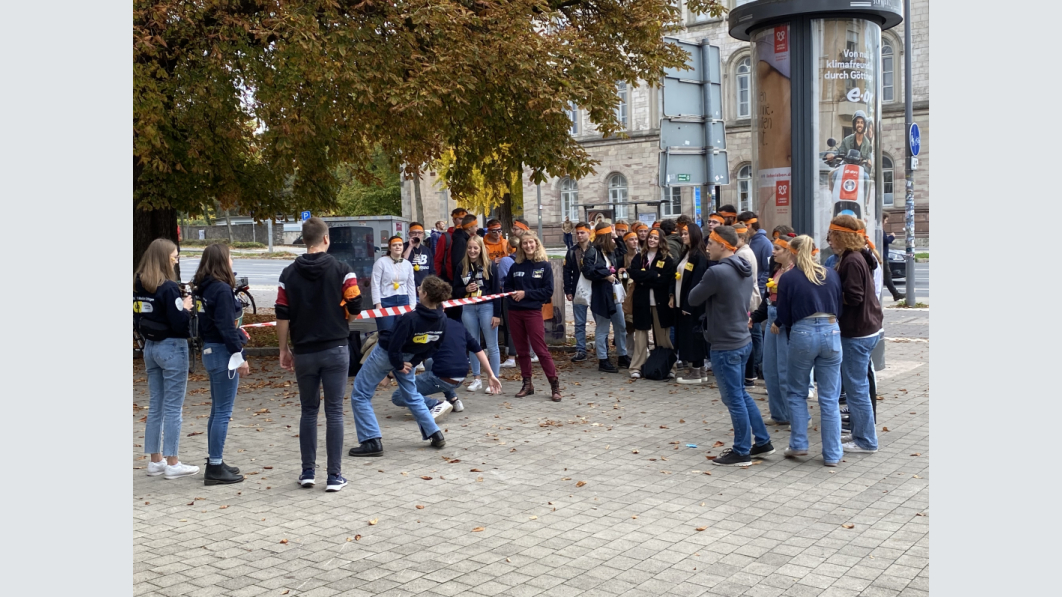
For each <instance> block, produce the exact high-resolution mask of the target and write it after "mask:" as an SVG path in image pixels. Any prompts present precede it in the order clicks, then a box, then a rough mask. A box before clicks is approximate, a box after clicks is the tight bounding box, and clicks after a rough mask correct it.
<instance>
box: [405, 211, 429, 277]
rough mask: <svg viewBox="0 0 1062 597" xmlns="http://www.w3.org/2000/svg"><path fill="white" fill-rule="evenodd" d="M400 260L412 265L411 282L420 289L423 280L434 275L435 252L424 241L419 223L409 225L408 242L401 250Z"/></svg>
mask: <svg viewBox="0 0 1062 597" xmlns="http://www.w3.org/2000/svg"><path fill="white" fill-rule="evenodd" d="M402 258H403V259H407V260H409V262H410V263H411V264H413V282H414V283H415V284H416V285H417V287H418V288H419V287H420V283H421V282H423V281H424V278H427V277H428V276H430V275H432V274H433V273H435V272H434V271H432V268H433V267H435V252H434V250H433V249H432V247H431V244H429V243H427V242H425V240H424V226H423V225H422V224H421V223H420V222H413V223H412V224H410V225H409V242H407V243H406V244H405V246H404V247H403V248H402Z"/></svg>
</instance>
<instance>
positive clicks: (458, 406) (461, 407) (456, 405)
mask: <svg viewBox="0 0 1062 597" xmlns="http://www.w3.org/2000/svg"><path fill="white" fill-rule="evenodd" d="M453 406H454V412H455V413H459V412H461V411H463V410H465V405H464V404H461V399H460V398H456V399H455V400H454V404H453Z"/></svg>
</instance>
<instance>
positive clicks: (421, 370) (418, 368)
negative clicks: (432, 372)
mask: <svg viewBox="0 0 1062 597" xmlns="http://www.w3.org/2000/svg"><path fill="white" fill-rule="evenodd" d="M417 373H424V363H421V364H419V365H417Z"/></svg>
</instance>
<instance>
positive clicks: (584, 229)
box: [575, 226, 590, 234]
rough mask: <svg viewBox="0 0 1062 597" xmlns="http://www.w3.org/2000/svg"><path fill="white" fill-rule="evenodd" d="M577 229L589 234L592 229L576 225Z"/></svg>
mask: <svg viewBox="0 0 1062 597" xmlns="http://www.w3.org/2000/svg"><path fill="white" fill-rule="evenodd" d="M575 229H576V230H582V231H583V232H585V233H587V234H590V229H589V228H587V227H586V226H576V227H575Z"/></svg>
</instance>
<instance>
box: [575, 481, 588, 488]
mask: <svg viewBox="0 0 1062 597" xmlns="http://www.w3.org/2000/svg"><path fill="white" fill-rule="evenodd" d="M583 485H586V481H579V482H578V483H576V484H575V486H576V487H582V486H583Z"/></svg>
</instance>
